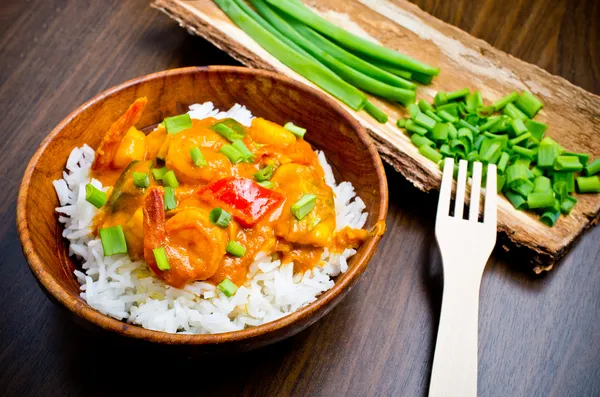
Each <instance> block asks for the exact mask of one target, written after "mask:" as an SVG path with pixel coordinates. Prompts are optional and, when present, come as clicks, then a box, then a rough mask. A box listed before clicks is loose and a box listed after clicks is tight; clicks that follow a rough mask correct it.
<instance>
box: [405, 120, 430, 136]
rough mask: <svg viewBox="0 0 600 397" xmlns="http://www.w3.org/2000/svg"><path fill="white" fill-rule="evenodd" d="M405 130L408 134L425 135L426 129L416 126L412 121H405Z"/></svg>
mask: <svg viewBox="0 0 600 397" xmlns="http://www.w3.org/2000/svg"><path fill="white" fill-rule="evenodd" d="M406 130H407V131H408V132H412V133H415V134H419V135H425V134H427V128H423V127H421V126H420V125H417V123H415V122H414V121H412V120H406Z"/></svg>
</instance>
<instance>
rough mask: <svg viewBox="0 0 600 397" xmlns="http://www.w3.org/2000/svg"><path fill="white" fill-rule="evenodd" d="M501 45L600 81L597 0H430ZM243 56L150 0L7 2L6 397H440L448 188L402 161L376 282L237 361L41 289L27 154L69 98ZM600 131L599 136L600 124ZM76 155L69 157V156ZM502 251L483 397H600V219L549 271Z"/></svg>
mask: <svg viewBox="0 0 600 397" xmlns="http://www.w3.org/2000/svg"><path fill="white" fill-rule="evenodd" d="M417 3H418V4H419V5H421V6H422V7H423V8H424V9H425V10H427V11H429V12H431V13H433V14H434V15H436V16H438V17H439V18H441V19H444V20H446V21H449V22H450V23H453V24H455V25H458V26H459V27H461V28H463V29H465V30H467V31H470V32H472V33H473V34H474V35H476V36H479V37H481V38H483V39H485V40H487V41H489V42H491V43H492V44H493V45H495V46H497V47H499V48H501V49H504V50H506V51H508V52H510V53H512V54H514V55H516V56H518V57H521V58H523V59H525V60H527V61H529V62H533V63H537V64H538V65H540V66H542V67H544V68H546V69H547V70H549V71H550V72H552V73H557V74H560V75H562V76H564V77H565V78H567V79H569V80H570V81H572V82H573V83H575V84H578V85H580V86H582V87H583V88H585V89H587V90H590V91H592V92H595V93H596V94H598V93H600V58H599V57H600V44H599V43H600V24H599V23H598V21H600V3H599V2H598V1H596V0H587V1H586V0H577V1H575V0H535V1H525V0H504V1H494V0H481V1H477V2H475V1H472V0H462V1H439V0H438V1H436V0H422V1H417ZM206 64H235V61H233V60H232V59H231V58H229V57H228V56H227V55H225V54H224V53H222V52H220V51H219V50H217V49H216V48H215V47H213V46H212V45H210V44H208V43H207V42H205V41H203V40H202V39H199V38H196V37H192V36H189V35H188V34H187V33H186V32H185V31H184V30H183V29H181V28H179V27H178V26H177V25H176V24H175V23H174V22H172V21H171V20H169V19H168V18H167V17H166V16H164V15H161V14H159V13H158V12H157V11H155V10H153V9H150V8H149V7H148V6H147V2H146V1H144V0H120V1H119V0H115V1H112V2H111V1H107V0H106V1H105V0H102V1H100V0H95V1H83V0H70V1H67V0H36V1H24V0H4V1H2V4H1V5H0V109H1V112H0V115H1V118H0V134H1V135H0V136H1V139H0V153H1V155H0V182H1V183H0V186H1V189H0V203H1V204H2V209H1V210H0V269H1V273H0V307H1V309H0V310H1V315H0V396H96V395H99V396H113V395H118V394H127V395H136V396H146V395H153V394H157V393H158V392H167V393H169V394H168V395H173V396H176V395H184V393H185V395H188V394H193V395H220V396H228V395H256V396H276V395H277V396H285V395H298V396H312V395H323V396H341V395H349V396H365V395H378V396H379V395H401V396H425V395H426V394H427V386H428V382H429V373H430V371H431V361H432V355H433V349H434V341H435V335H436V328H437V318H438V315H439V310H440V299H441V289H442V284H441V280H442V279H441V272H442V270H441V262H440V257H439V253H438V251H437V248H436V247H435V240H434V236H433V225H434V215H433V214H434V210H435V206H436V197H435V196H434V195H425V194H422V193H420V192H418V191H417V190H416V189H414V188H413V187H412V186H410V185H409V184H408V183H407V182H405V181H403V180H402V178H401V177H399V175H397V174H395V173H394V172H393V171H391V170H389V169H388V178H389V184H390V187H391V195H390V211H389V216H388V219H387V221H388V232H387V234H386V235H385V237H384V240H383V242H382V244H381V246H380V248H379V251H378V253H377V254H376V255H375V257H374V259H373V260H372V262H371V265H370V268H369V270H368V272H367V274H366V275H365V277H364V278H363V279H362V281H361V282H360V283H359V284H358V285H357V286H356V287H355V288H354V289H353V290H352V291H351V292H350V294H349V295H348V297H347V298H346V299H345V300H344V301H343V302H342V303H341V304H340V305H339V306H338V307H336V309H335V310H333V312H332V313H331V314H329V315H328V316H327V317H326V318H324V319H323V320H322V321H320V322H319V323H317V324H315V325H313V326H312V327H311V328H309V329H308V330H306V331H305V332H303V333H301V334H299V335H297V336H296V337H293V338H290V339H288V340H286V341H283V342H280V343H278V344H276V345H274V346H271V347H267V348H264V349H261V350H259V351H255V352H251V353H248V354H245V355H242V356H238V357H229V358H217V359H211V360H204V361H189V360H173V359H168V358H163V357H151V356H148V355H146V354H144V352H131V351H129V350H128V348H127V346H125V345H123V344H122V343H120V342H117V341H114V340H112V339H101V338H98V337H96V336H94V335H91V334H89V333H88V332H87V331H86V330H84V329H82V328H80V327H79V326H77V325H75V324H73V323H72V322H70V321H68V320H67V319H66V318H64V317H63V316H62V315H61V312H60V311H59V310H58V309H57V308H56V307H55V306H54V305H53V304H52V303H50V301H49V300H48V299H47V298H46V297H45V296H44V295H43V293H42V292H41V291H40V289H39V288H38V287H37V285H36V283H35V281H34V278H33V276H32V275H31V274H30V272H29V269H28V267H27V263H26V262H25V259H24V258H23V255H22V253H21V249H20V246H19V242H18V238H17V233H16V230H15V201H16V196H17V189H18V186H19V182H20V180H21V176H22V173H23V170H24V168H25V165H26V163H27V161H28V160H29V158H30V156H31V155H32V154H33V152H34V151H35V149H36V147H37V145H38V144H39V143H40V142H41V141H42V139H43V138H44V137H45V136H46V134H47V133H48V132H49V131H50V130H51V129H52V128H53V127H54V126H55V125H56V124H57V123H58V122H60V120H62V119H63V118H64V117H65V116H66V115H67V114H68V113H69V112H70V111H71V110H72V109H74V108H75V107H77V106H78V105H79V104H81V103H83V102H84V101H86V100H87V99H89V98H90V97H92V96H93V95H96V94H97V93H99V92H101V91H102V90H104V89H106V88H108V87H110V86H113V85H115V84H117V83H120V82H122V81H125V80H127V79H130V78H133V77H135V76H140V75H143V74H146V73H150V72H154V71H158V70H163V69H168V68H175V67H179V66H188V65H206ZM598 139H600V137H598ZM57 161H64V159H57ZM520 268H522V263H519V261H518V260H517V259H515V258H510V259H509V258H505V257H503V256H502V255H501V254H496V255H494V256H493V258H492V260H490V262H489V266H488V268H487V271H486V273H485V276H484V280H483V284H482V293H481V311H480V326H479V331H480V350H479V352H480V354H479V370H480V372H479V395H480V396H514V397H516V396H527V397H529V396H544V397H545V396H557V397H562V396H577V397H588V396H600V228H596V229H594V230H592V231H590V232H588V233H587V234H586V235H585V236H584V237H583V238H582V239H581V241H580V242H579V243H578V244H576V246H575V247H574V249H573V250H572V251H571V252H570V253H569V254H568V255H567V256H566V258H565V259H564V260H563V261H562V263H561V264H560V266H559V267H558V268H557V269H555V270H554V271H553V272H552V273H550V274H547V275H545V276H543V277H533V276H531V275H529V274H526V273H523V272H522V271H520V270H519V269H520Z"/></svg>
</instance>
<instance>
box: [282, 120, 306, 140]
mask: <svg viewBox="0 0 600 397" xmlns="http://www.w3.org/2000/svg"><path fill="white" fill-rule="evenodd" d="M283 128H285V129H286V130H288V131H289V132H291V133H292V134H294V135H296V136H297V137H298V138H304V134H306V128H302V127H298V126H297V125H295V124H294V123H292V122H291V121H288V122H287V123H285V125H284V126H283Z"/></svg>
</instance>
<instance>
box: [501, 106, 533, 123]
mask: <svg viewBox="0 0 600 397" xmlns="http://www.w3.org/2000/svg"><path fill="white" fill-rule="evenodd" d="M503 112H504V114H505V115H507V116H509V117H511V118H513V119H521V120H527V115H526V114H525V113H523V112H522V111H521V110H520V109H519V108H518V107H516V106H515V105H513V104H512V103H509V104H507V105H506V106H505V107H504V111H503Z"/></svg>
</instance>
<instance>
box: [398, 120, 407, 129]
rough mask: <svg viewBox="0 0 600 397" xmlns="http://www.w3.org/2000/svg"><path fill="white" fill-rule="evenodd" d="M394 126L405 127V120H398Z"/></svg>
mask: <svg viewBox="0 0 600 397" xmlns="http://www.w3.org/2000/svg"><path fill="white" fill-rule="evenodd" d="M396 125H397V126H398V128H405V127H406V119H398V120H397V121H396Z"/></svg>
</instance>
